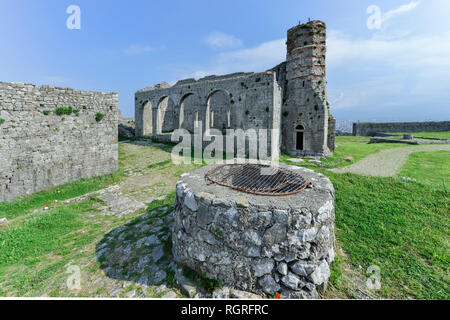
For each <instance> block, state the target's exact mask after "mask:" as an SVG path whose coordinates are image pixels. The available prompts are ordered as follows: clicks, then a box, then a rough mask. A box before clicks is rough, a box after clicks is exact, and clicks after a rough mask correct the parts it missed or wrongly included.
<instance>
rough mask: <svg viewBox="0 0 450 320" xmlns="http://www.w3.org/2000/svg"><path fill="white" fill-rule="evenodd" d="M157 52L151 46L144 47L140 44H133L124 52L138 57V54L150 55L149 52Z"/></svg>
mask: <svg viewBox="0 0 450 320" xmlns="http://www.w3.org/2000/svg"><path fill="white" fill-rule="evenodd" d="M153 51H155V48H153V47H150V46H144V45H140V44H133V45H130V46H129V47H128V48H126V49H125V50H124V51H123V52H124V53H125V54H126V55H130V56H131V55H138V54H143V53H149V52H153Z"/></svg>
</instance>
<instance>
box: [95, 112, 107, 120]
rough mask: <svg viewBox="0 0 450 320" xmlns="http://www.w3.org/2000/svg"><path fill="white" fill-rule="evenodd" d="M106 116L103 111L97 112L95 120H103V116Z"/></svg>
mask: <svg viewBox="0 0 450 320" xmlns="http://www.w3.org/2000/svg"><path fill="white" fill-rule="evenodd" d="M104 117H105V115H104V114H103V113H100V112H99V113H97V114H96V115H95V120H96V121H97V122H100V121H102V120H103V118H104Z"/></svg>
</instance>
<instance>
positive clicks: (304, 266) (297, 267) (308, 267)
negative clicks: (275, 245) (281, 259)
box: [291, 261, 315, 277]
mask: <svg viewBox="0 0 450 320" xmlns="http://www.w3.org/2000/svg"><path fill="white" fill-rule="evenodd" d="M314 267H315V266H314V265H312V264H308V263H306V262H301V261H297V262H295V263H294V264H293V265H291V270H292V271H293V272H294V273H296V274H298V275H299V276H303V277H307V276H309V275H310V274H311V273H312V272H313V271H314Z"/></svg>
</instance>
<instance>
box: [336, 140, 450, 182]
mask: <svg viewBox="0 0 450 320" xmlns="http://www.w3.org/2000/svg"><path fill="white" fill-rule="evenodd" d="M440 150H450V145H449V144H445V145H424V146H418V147H405V148H396V149H389V150H382V151H380V152H378V153H374V154H371V155H369V156H367V157H366V158H364V159H362V160H360V161H358V162H356V163H355V164H352V165H350V166H347V167H344V168H339V169H331V170H330V171H333V172H337V173H346V172H350V173H355V174H361V175H365V176H373V177H392V176H394V175H396V174H398V173H400V171H401V170H402V168H403V166H404V165H405V164H406V161H407V160H408V157H409V155H410V154H411V153H414V152H422V151H440Z"/></svg>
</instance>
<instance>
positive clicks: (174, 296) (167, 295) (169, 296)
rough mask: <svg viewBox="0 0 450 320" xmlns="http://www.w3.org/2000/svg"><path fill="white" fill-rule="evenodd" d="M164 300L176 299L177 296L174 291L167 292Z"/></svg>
mask: <svg viewBox="0 0 450 320" xmlns="http://www.w3.org/2000/svg"><path fill="white" fill-rule="evenodd" d="M162 298H163V299H176V298H177V294H176V293H175V292H173V291H169V292H167V293H166V294H165V295H163V296H162Z"/></svg>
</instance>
